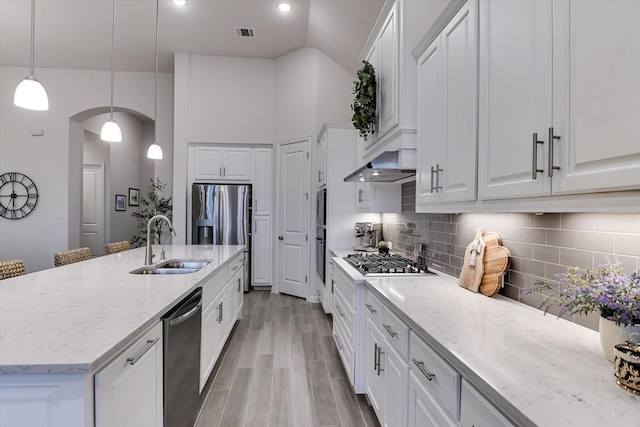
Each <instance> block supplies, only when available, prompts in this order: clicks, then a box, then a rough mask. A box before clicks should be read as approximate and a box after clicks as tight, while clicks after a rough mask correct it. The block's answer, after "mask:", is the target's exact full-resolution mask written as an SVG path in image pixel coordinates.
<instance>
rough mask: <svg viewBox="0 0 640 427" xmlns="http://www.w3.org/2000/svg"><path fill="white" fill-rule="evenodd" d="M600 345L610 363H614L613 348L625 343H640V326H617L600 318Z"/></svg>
mask: <svg viewBox="0 0 640 427" xmlns="http://www.w3.org/2000/svg"><path fill="white" fill-rule="evenodd" d="M599 331H600V344H601V345H602V352H603V353H604V357H605V358H606V359H607V360H608V361H609V362H613V361H614V356H613V347H614V346H615V345H616V344H620V343H623V342H625V341H632V342H635V343H640V325H630V326H623V325H616V322H612V321H611V320H607V319H605V318H604V317H600V325H599Z"/></svg>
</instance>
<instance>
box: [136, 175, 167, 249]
mask: <svg viewBox="0 0 640 427" xmlns="http://www.w3.org/2000/svg"><path fill="white" fill-rule="evenodd" d="M166 186H167V184H164V183H163V182H162V181H160V178H156V179H155V180H154V179H149V187H148V189H147V197H141V198H140V205H141V209H140V210H138V211H135V212H132V213H131V216H132V217H134V218H136V220H137V223H138V224H137V227H138V234H135V235H133V236H131V246H132V247H134V248H136V247H141V246H145V245H146V244H147V223H148V222H149V220H150V219H151V218H152V217H153V216H155V215H164V216H166V217H167V218H169V219H171V212H172V210H173V203H172V200H171V199H172V198H171V197H169V198H166V197H162V196H161V195H160V193H162V190H164V188H165V187H166ZM163 224H164V222H163V221H155V224H151V236H152V237H153V239H152V243H153V242H154V241H155V242H157V243H160V242H161V240H160V239H161V237H162V227H163Z"/></svg>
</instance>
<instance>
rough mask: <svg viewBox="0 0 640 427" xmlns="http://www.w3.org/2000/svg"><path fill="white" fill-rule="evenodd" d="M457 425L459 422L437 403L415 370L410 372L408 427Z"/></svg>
mask: <svg viewBox="0 0 640 427" xmlns="http://www.w3.org/2000/svg"><path fill="white" fill-rule="evenodd" d="M444 426H447V427H456V426H457V424H456V423H455V422H454V421H453V420H452V419H451V417H450V416H449V415H447V413H446V412H445V411H444V410H443V409H442V408H441V407H440V406H439V405H438V403H436V401H435V400H434V398H433V396H431V394H430V393H429V392H428V391H427V389H426V388H425V387H424V386H423V385H422V379H421V378H419V377H418V376H417V375H416V374H415V372H413V371H411V373H410V374H409V420H408V427H444Z"/></svg>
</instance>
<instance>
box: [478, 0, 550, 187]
mask: <svg viewBox="0 0 640 427" xmlns="http://www.w3.org/2000/svg"><path fill="white" fill-rule="evenodd" d="M479 15H480V54H479V63H480V70H479V72H480V78H479V82H480V104H479V118H480V121H479V150H478V159H479V163H478V196H479V197H480V198H481V199H495V198H505V197H522V195H525V194H526V195H529V196H544V195H549V194H550V192H551V186H550V178H549V176H548V169H547V164H546V158H547V152H548V147H549V145H548V138H547V136H548V129H549V126H550V123H551V117H552V116H551V113H552V112H551V106H552V101H551V94H552V33H551V17H552V4H551V0H507V1H505V0H483V1H481V2H480V10H479ZM537 141H540V142H539V143H538V142H537Z"/></svg>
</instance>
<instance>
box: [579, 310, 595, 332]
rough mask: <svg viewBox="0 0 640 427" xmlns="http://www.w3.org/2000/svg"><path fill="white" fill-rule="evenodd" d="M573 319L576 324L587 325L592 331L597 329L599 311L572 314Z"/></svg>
mask: <svg viewBox="0 0 640 427" xmlns="http://www.w3.org/2000/svg"><path fill="white" fill-rule="evenodd" d="M573 319H574V320H573V321H574V322H576V323H577V324H578V325H581V326H584V327H587V328H589V329H592V330H594V331H597V330H598V328H599V324H600V313H597V312H592V313H589V314H587V315H585V314H581V315H580V314H576V315H574V316H573Z"/></svg>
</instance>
